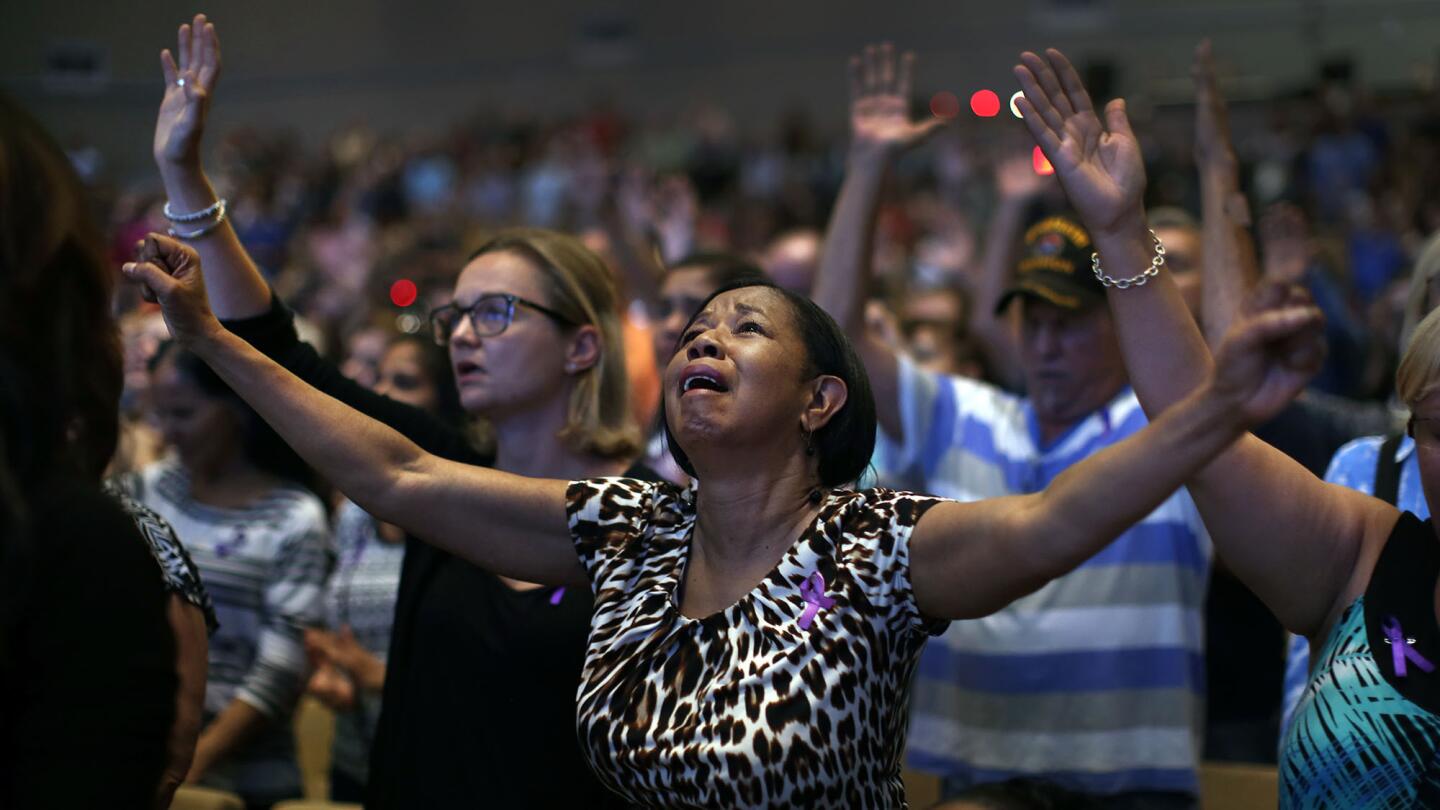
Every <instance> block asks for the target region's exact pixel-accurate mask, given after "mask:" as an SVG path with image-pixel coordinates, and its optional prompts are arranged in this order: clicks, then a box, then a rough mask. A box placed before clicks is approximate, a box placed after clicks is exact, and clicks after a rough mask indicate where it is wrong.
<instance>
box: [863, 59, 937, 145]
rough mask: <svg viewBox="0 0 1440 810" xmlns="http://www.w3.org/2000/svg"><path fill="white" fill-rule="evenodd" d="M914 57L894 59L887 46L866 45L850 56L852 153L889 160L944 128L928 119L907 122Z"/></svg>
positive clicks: (908, 119) (908, 118) (932, 117)
mask: <svg viewBox="0 0 1440 810" xmlns="http://www.w3.org/2000/svg"><path fill="white" fill-rule="evenodd" d="M914 71H915V54H913V53H905V54H903V55H902V56H901V57H900V59H899V60H898V64H897V60H896V59H895V49H894V48H893V47H892V46H891V45H890V43H888V42H885V43H881V44H880V45H879V46H878V47H877V46H875V45H867V46H866V47H865V50H864V51H863V52H862V53H861V54H860V55H858V56H852V57H850V132H851V135H852V136H853V138H854V140H853V142H852V143H851V149H852V150H860V151H862V152H865V153H869V154H873V155H875V156H877V157H886V158H888V157H891V156H893V155H895V154H898V153H900V152H903V151H905V150H906V149H909V148H911V147H913V146H916V145H917V144H919V143H921V142H923V141H924V140H925V139H926V138H928V137H930V135H932V134H934V133H935V131H936V130H938V129H939V128H940V127H942V126H944V125H945V120H944V119H942V118H937V117H934V116H931V117H930V118H928V119H926V120H924V121H911V120H910V110H909V105H910V77H911V75H912V74H913V73H914Z"/></svg>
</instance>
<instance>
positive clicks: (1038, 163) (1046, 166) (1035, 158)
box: [1031, 146, 1055, 174]
mask: <svg viewBox="0 0 1440 810" xmlns="http://www.w3.org/2000/svg"><path fill="white" fill-rule="evenodd" d="M1031 162H1032V163H1034V164H1035V173H1036V174H1054V173H1055V167H1054V166H1051V165H1050V159H1049V158H1047V157H1045V153H1044V152H1042V151H1041V150H1040V147H1038V146H1037V147H1035V152H1034V153H1033V155H1032V156H1031Z"/></svg>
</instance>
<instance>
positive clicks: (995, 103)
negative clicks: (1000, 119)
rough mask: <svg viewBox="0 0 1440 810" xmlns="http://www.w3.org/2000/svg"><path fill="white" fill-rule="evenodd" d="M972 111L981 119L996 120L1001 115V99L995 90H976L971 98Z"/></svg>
mask: <svg viewBox="0 0 1440 810" xmlns="http://www.w3.org/2000/svg"><path fill="white" fill-rule="evenodd" d="M970 111H971V112H973V113H975V114H976V115H978V116H980V117H981V118H994V117H995V116H997V115H999V114H1000V97H999V96H997V95H995V91H993V90H976V91H975V93H974V95H972V96H970Z"/></svg>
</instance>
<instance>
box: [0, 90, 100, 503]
mask: <svg viewBox="0 0 1440 810" xmlns="http://www.w3.org/2000/svg"><path fill="white" fill-rule="evenodd" d="M113 287H114V274H113V273H112V271H111V270H110V268H109V266H108V263H107V262H106V259H105V249H104V240H103V238H102V237H101V234H100V231H99V229H98V228H97V227H96V225H95V222H94V220H93V219H92V218H91V216H90V212H89V211H88V210H87V208H86V202H85V198H84V193H83V191H82V188H81V185H80V178H79V177H78V176H76V174H75V170H74V168H73V167H71V165H70V161H69V159H68V158H66V156H65V153H64V152H63V151H62V150H61V149H60V147H59V146H58V145H57V144H56V143H55V142H54V140H52V139H51V138H50V136H49V135H48V134H46V133H45V131H44V130H43V129H42V128H41V127H40V125H39V124H38V123H36V122H35V120H34V119H32V118H31V117H30V116H29V115H28V114H27V113H25V112H24V111H23V110H22V109H20V107H19V106H18V105H17V104H15V103H14V102H13V101H11V100H10V99H9V98H8V97H6V96H4V95H3V94H0V355H3V356H4V357H5V359H6V360H7V361H8V362H6V363H4V364H3V366H4V372H3V373H4V377H5V379H4V381H3V383H0V388H5V389H7V390H8V391H9V393H10V395H11V396H12V397H14V398H15V399H17V400H18V401H17V402H16V403H10V404H9V405H8V406H7V410H10V411H12V413H11V414H10V415H8V416H6V417H5V420H6V422H7V423H8V424H3V425H0V429H3V430H4V431H5V432H6V434H7V435H5V436H4V437H3V438H4V441H3V446H4V448H5V453H6V458H4V459H3V461H4V462H7V463H8V464H9V465H10V467H11V470H12V471H14V472H15V473H16V474H17V475H19V476H21V478H22V479H34V478H36V477H38V476H40V475H41V474H43V473H46V472H51V471H64V472H68V473H78V474H81V475H83V476H85V477H86V478H87V479H91V480H96V481H98V480H99V478H100V475H101V474H102V472H103V471H104V469H105V465H106V464H108V463H109V461H110V456H111V455H113V454H114V452H115V445H116V442H117V441H118V439H119V433H120V423H119V403H120V391H121V387H122V384H123V372H122V364H121V350H120V335H119V332H118V331H117V330H116V328H115V320H114V318H113V316H112V315H111V312H110V300H111V294H112V292H113ZM27 402H28V403H32V404H33V406H26V403H27Z"/></svg>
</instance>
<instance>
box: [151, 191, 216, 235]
mask: <svg viewBox="0 0 1440 810" xmlns="http://www.w3.org/2000/svg"><path fill="white" fill-rule="evenodd" d="M216 205H218V206H219V209H218V210H217V211H216V212H215V219H214V220H213V221H211V222H207V223H205V224H204V225H201V226H200V227H198V228H196V229H195V230H193V231H177V230H175V229H174V228H167V229H166V230H165V232H166V233H168V234H170V235H171V236H174V237H176V238H178V239H199V238H200V237H202V236H204V235H205V234H207V233H210V232H211V231H213V230H215V229H216V228H218V227H220V223H222V222H224V221H225V201H224V200H221V201H220V202H218V203H216Z"/></svg>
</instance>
